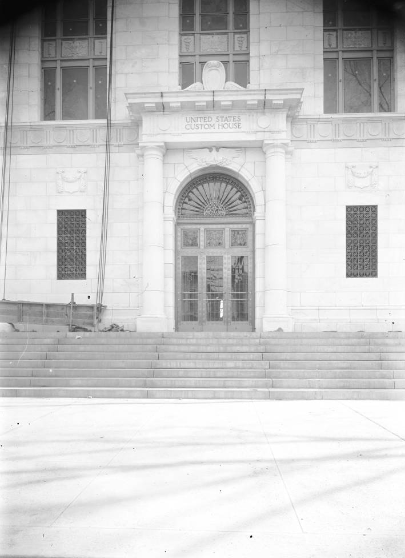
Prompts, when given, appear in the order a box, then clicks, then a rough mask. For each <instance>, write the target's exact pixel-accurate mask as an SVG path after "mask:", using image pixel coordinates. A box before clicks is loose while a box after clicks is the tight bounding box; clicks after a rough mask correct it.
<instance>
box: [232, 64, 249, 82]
mask: <svg viewBox="0 0 405 558" xmlns="http://www.w3.org/2000/svg"><path fill="white" fill-rule="evenodd" d="M233 71H234V74H235V75H234V81H235V83H237V84H238V85H241V86H242V87H247V84H248V83H249V80H248V63H247V62H235V63H234V65H233Z"/></svg>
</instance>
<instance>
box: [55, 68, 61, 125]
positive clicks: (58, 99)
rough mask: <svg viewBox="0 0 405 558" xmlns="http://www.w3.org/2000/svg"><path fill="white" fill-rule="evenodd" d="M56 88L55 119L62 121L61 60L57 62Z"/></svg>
mask: <svg viewBox="0 0 405 558" xmlns="http://www.w3.org/2000/svg"><path fill="white" fill-rule="evenodd" d="M55 86H56V95H55V119H56V120H62V69H61V63H60V59H58V60H57V62H56V76H55Z"/></svg>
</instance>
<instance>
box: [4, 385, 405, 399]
mask: <svg viewBox="0 0 405 558" xmlns="http://www.w3.org/2000/svg"><path fill="white" fill-rule="evenodd" d="M0 396H2V397H48V398H49V397H66V398H72V397H75V398H76V397H77V398H80V397H91V398H119V399H132V398H137V399H140V398H142V399H248V400H249V399H279V400H300V399H317V400H319V399H325V400H328V399H334V400H350V399H387V400H393V399H397V400H405V389H277V388H272V389H212V388H205V389H204V388H202V389H175V388H174V389H169V388H162V389H148V388H119V389H117V388H56V387H50V388H46V387H38V388H0Z"/></svg>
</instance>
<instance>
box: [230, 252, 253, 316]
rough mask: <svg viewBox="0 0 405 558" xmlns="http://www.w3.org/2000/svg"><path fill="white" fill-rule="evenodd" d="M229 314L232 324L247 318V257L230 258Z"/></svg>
mask: <svg viewBox="0 0 405 558" xmlns="http://www.w3.org/2000/svg"><path fill="white" fill-rule="evenodd" d="M231 265H232V269H231V308H232V310H231V314H232V321H233V322H247V321H248V318H249V312H248V310H249V291H248V256H232V264H231Z"/></svg>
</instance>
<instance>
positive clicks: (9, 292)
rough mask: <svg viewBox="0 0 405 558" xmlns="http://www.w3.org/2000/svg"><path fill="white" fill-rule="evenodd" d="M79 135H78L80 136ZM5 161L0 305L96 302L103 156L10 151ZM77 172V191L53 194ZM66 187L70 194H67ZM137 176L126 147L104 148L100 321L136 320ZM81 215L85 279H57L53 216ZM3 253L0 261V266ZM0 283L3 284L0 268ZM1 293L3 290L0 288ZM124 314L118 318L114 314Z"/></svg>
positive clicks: (96, 151) (89, 152)
mask: <svg viewBox="0 0 405 558" xmlns="http://www.w3.org/2000/svg"><path fill="white" fill-rule="evenodd" d="M82 133H83V130H82ZM18 151H19V152H18V154H16V155H14V156H13V157H12V169H11V189H10V212H9V230H8V255H7V281H6V289H5V298H6V299H9V300H16V299H22V300H29V301H44V302H69V299H70V293H74V294H75V300H76V302H78V303H90V304H94V303H95V301H96V291H97V275H98V262H99V247H100V233H101V215H102V196H103V183H104V164H105V154H104V152H103V149H102V148H99V147H96V148H93V149H89V148H86V147H84V148H82V149H74V148H73V149H72V148H66V149H55V148H52V149H48V150H47V151H48V152H47V151H46V150H42V152H40V150H39V149H38V148H37V150H36V153H29V152H28V153H27V152H25V153H24V152H23V151H22V150H18ZM78 169H80V170H83V171H85V174H84V177H85V178H84V182H85V188H84V190H83V191H80V190H79V185H75V183H74V182H73V183H70V185H68V187H67V188H66V189H65V190H63V191H61V190H60V185H61V184H60V178H59V174H58V172H60V171H66V172H67V177H68V178H69V180H70V179H71V178H72V177H74V176H75V172H76V171H77V170H78ZM69 188H71V189H76V191H74V192H72V193H70V192H69ZM139 203H140V202H139V176H138V166H137V156H136V153H135V149H134V148H130V149H128V148H125V147H121V148H118V147H117V146H114V145H113V146H112V153H111V178H110V204H109V228H108V254H107V262H106V274H105V275H106V279H105V288H104V300H103V302H104V304H106V305H107V306H108V312H107V314H106V316H105V319H106V320H107V321H108V323H111V321H118V322H124V321H125V323H127V324H132V326H133V327H134V324H135V318H136V315H137V313H139V284H140V262H139V241H140V239H139ZM58 209H86V212H87V213H86V216H87V278H86V280H57V210H58ZM4 248H5V244H4V243H3V248H2V249H3V259H2V264H3V265H4V261H5V260H4ZM3 265H2V268H1V272H0V273H1V278H2V279H3V277H4V267H3ZM2 287H3V283H2ZM122 309H125V311H124V312H123V313H120V312H121V310H122Z"/></svg>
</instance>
